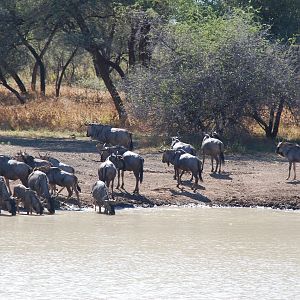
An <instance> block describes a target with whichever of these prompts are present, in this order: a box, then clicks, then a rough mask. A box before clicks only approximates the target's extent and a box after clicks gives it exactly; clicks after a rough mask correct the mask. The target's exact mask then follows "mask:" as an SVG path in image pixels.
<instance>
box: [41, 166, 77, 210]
mask: <svg viewBox="0 0 300 300" xmlns="http://www.w3.org/2000/svg"><path fill="white" fill-rule="evenodd" d="M39 170H40V171H43V172H44V173H45V174H46V175H47V177H48V180H49V185H50V189H51V191H52V193H53V192H54V191H56V185H59V186H61V187H62V189H61V190H60V191H59V192H58V194H59V193H60V192H61V191H62V190H63V189H64V188H67V190H68V193H69V194H68V198H70V197H71V196H72V194H73V191H74V192H75V194H76V197H77V201H78V205H79V207H80V206H81V204H80V199H79V192H81V188H80V187H79V185H78V178H77V176H76V175H74V174H71V173H68V172H65V171H63V170H61V169H60V168H57V167H50V168H49V167H40V168H39Z"/></svg>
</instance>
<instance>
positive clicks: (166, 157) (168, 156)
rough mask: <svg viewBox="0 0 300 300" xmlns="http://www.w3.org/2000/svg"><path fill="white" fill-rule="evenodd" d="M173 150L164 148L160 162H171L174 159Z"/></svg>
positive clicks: (168, 163)
mask: <svg viewBox="0 0 300 300" xmlns="http://www.w3.org/2000/svg"><path fill="white" fill-rule="evenodd" d="M175 152H176V151H175V150H171V149H169V150H164V152H163V155H162V160H161V161H162V162H163V163H166V164H167V165H168V166H169V165H170V163H171V164H173V162H174V159H175Z"/></svg>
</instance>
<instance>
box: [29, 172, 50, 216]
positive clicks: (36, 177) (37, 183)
mask: <svg viewBox="0 0 300 300" xmlns="http://www.w3.org/2000/svg"><path fill="white" fill-rule="evenodd" d="M48 184H49V181H48V178H47V175H46V174H45V173H44V172H41V171H39V170H35V171H33V172H32V173H31V174H30V175H29V177H28V186H29V187H30V188H31V189H32V190H34V191H36V193H37V194H38V196H40V197H42V198H44V199H46V201H47V209H48V211H49V213H50V214H54V213H55V200H54V198H53V197H52V196H51V195H50V192H49V186H48Z"/></svg>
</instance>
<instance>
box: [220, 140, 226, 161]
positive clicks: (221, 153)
mask: <svg viewBox="0 0 300 300" xmlns="http://www.w3.org/2000/svg"><path fill="white" fill-rule="evenodd" d="M219 147H220V159H221V162H222V163H223V165H224V164H225V157H224V152H223V151H222V144H219Z"/></svg>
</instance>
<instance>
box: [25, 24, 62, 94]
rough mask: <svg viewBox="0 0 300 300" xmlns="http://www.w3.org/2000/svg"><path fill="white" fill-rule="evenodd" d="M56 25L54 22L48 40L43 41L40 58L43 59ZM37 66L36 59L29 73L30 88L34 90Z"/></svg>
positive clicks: (56, 27)
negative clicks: (30, 73)
mask: <svg viewBox="0 0 300 300" xmlns="http://www.w3.org/2000/svg"><path fill="white" fill-rule="evenodd" d="M58 26H59V24H56V25H55V26H54V28H53V30H52V31H51V33H50V35H49V37H48V40H47V42H46V43H45V45H44V48H43V49H42V51H41V53H40V55H39V56H40V59H43V57H44V55H45V53H46V51H47V49H48V48H49V46H50V44H51V42H52V40H53V37H54V35H55V32H56V31H57V29H58ZM38 68H39V64H38V63H37V61H36V62H35V64H34V66H33V70H32V75H31V90H32V91H33V92H34V91H35V89H36V77H37V72H38Z"/></svg>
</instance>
